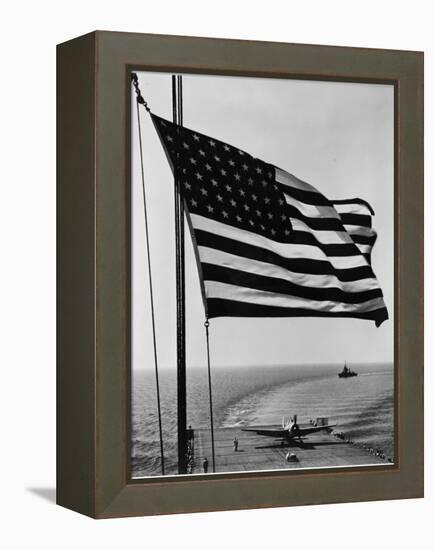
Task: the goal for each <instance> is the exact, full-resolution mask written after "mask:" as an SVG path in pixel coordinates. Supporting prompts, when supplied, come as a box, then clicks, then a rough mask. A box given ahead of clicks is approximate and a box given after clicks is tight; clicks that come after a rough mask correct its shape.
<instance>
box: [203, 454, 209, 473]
mask: <svg viewBox="0 0 434 550" xmlns="http://www.w3.org/2000/svg"><path fill="white" fill-rule="evenodd" d="M202 466H203V473H204V474H207V473H208V459H207V458H205V459H204V461H203V462H202Z"/></svg>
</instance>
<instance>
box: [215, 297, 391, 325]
mask: <svg viewBox="0 0 434 550" xmlns="http://www.w3.org/2000/svg"><path fill="white" fill-rule="evenodd" d="M207 303H208V317H209V318H210V319H212V318H215V317H329V318H330V317H338V318H355V319H367V320H372V319H374V320H375V324H376V325H377V326H379V325H380V324H381V323H382V322H383V321H385V320H386V319H388V315H387V310H386V308H385V307H384V304H382V306H381V307H379V308H378V309H376V310H372V311H369V312H360V311H352V312H339V313H337V312H334V311H319V310H311V309H305V308H302V307H301V308H290V309H289V308H286V307H275V306H274V307H273V306H264V305H261V304H252V303H243V302H240V301H238V300H227V299H221V298H208V299H207Z"/></svg>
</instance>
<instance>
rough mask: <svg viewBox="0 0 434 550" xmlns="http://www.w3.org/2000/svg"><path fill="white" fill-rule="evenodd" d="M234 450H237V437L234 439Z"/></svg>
mask: <svg viewBox="0 0 434 550" xmlns="http://www.w3.org/2000/svg"><path fill="white" fill-rule="evenodd" d="M234 451H235V452H237V451H238V439H237V438H235V439H234Z"/></svg>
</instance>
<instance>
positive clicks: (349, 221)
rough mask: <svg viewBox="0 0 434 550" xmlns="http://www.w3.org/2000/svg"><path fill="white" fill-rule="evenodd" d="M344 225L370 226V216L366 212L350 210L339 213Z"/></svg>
mask: <svg viewBox="0 0 434 550" xmlns="http://www.w3.org/2000/svg"><path fill="white" fill-rule="evenodd" d="M340 217H341V220H342V223H343V224H344V225H362V226H364V227H372V218H371V216H368V215H366V214H353V213H351V212H348V213H341V214H340Z"/></svg>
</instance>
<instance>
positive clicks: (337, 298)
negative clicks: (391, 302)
mask: <svg viewBox="0 0 434 550" xmlns="http://www.w3.org/2000/svg"><path fill="white" fill-rule="evenodd" d="M202 271H203V275H204V278H205V280H206V281H215V282H221V283H227V284H231V285H236V286H239V287H246V288H249V289H254V290H258V291H266V292H268V293H275V294H279V293H280V294H282V295H285V296H287V297H291V298H305V299H307V300H315V301H319V302H322V301H324V302H327V303H328V304H329V303H331V302H336V304H337V303H338V302H340V303H344V304H362V303H364V302H367V301H369V300H373V299H375V298H381V297H382V295H383V294H382V292H381V290H380V289H379V288H375V289H371V290H364V291H362V292H352V293H350V292H344V291H342V290H341V289H340V288H336V287H335V288H333V287H329V288H324V287H316V288H315V287H310V286H302V285H296V284H294V283H293V282H291V281H288V280H284V279H280V278H275V277H267V276H265V275H262V274H261V275H258V274H255V273H249V272H246V271H239V270H237V269H231V268H228V267H224V266H218V265H212V264H207V263H202Z"/></svg>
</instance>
